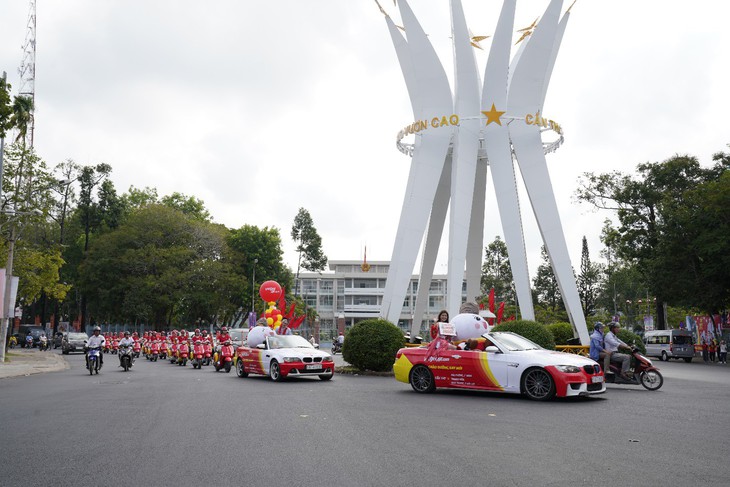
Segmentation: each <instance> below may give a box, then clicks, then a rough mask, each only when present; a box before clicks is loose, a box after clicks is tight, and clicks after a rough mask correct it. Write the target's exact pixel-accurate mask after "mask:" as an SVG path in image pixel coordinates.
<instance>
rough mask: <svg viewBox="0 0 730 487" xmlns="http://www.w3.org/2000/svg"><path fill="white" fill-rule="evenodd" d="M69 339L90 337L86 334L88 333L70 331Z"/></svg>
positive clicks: (86, 338)
mask: <svg viewBox="0 0 730 487" xmlns="http://www.w3.org/2000/svg"><path fill="white" fill-rule="evenodd" d="M67 339H68V340H88V339H89V337H88V336H87V335H86V333H69V334H68V337H67Z"/></svg>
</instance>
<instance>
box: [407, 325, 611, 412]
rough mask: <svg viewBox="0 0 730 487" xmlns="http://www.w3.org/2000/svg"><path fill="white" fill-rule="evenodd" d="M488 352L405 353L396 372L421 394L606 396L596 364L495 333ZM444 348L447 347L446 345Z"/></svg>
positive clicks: (489, 335) (418, 350) (487, 336)
mask: <svg viewBox="0 0 730 487" xmlns="http://www.w3.org/2000/svg"><path fill="white" fill-rule="evenodd" d="M482 338H484V339H486V340H487V341H486V344H485V350H484V351H482V350H459V349H456V350H449V349H444V348H446V347H443V348H442V349H435V348H434V347H435V345H436V344H437V343H438V342H432V345H431V346H429V347H418V348H408V347H406V348H401V349H400V350H398V353H397V354H396V360H395V364H394V365H393V372H394V374H395V378H396V380H398V381H400V382H405V383H410V384H411V387H412V388H413V390H414V391H416V392H422V393H425V392H433V391H434V390H436V388H439V387H444V388H454V389H476V390H485V391H495V392H505V393H510V394H524V395H525V396H527V397H528V398H529V399H534V400H538V401H541V400H547V399H552V398H553V397H555V396H557V397H566V396H588V395H592V394H601V393H603V392H605V391H606V385H605V383H604V376H603V371H602V370H601V368H600V366H599V365H598V364H597V363H596V362H594V361H593V360H591V359H589V358H587V357H583V356H580V355H575V354H571V353H563V352H556V351H553V350H545V349H544V348H542V347H540V346H539V345H537V344H536V343H533V342H531V341H530V340H528V339H526V338H524V337H522V336H520V335H517V334H515V333H511V332H490V333H485V334H484V335H482ZM442 343H443V342H442Z"/></svg>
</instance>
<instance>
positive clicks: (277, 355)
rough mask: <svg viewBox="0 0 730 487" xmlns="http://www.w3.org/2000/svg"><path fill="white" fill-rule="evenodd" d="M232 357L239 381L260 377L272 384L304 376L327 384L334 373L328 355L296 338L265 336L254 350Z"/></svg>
mask: <svg viewBox="0 0 730 487" xmlns="http://www.w3.org/2000/svg"><path fill="white" fill-rule="evenodd" d="M236 357H237V359H236V373H237V374H238V376H239V377H248V374H261V375H268V376H269V377H270V378H271V380H274V381H281V380H283V379H285V378H286V377H307V376H317V377H319V378H320V379H322V380H330V379H331V378H332V376H333V375H334V372H335V363H334V361H333V360H332V355H330V354H329V353H327V352H322V351H320V350H317V349H316V348H315V347H314V346H313V345H312V344H311V343H309V342H308V341H307V340H305V339H304V338H303V337H301V336H298V335H274V336H267V337H266V338H265V339H264V343H261V344H259V345H257V346H256V348H249V347H245V346H241V347H238V349H237V350H236Z"/></svg>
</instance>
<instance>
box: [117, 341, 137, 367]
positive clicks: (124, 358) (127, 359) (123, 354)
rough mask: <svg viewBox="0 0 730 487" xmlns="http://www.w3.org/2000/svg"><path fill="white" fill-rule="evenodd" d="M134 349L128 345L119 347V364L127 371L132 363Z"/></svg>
mask: <svg viewBox="0 0 730 487" xmlns="http://www.w3.org/2000/svg"><path fill="white" fill-rule="evenodd" d="M133 350H134V349H133V348H131V347H130V346H129V345H124V346H122V347H119V366H120V367H121V368H123V369H124V371H125V372H127V371H129V369H131V368H132V365H134V360H133V358H134V351H133Z"/></svg>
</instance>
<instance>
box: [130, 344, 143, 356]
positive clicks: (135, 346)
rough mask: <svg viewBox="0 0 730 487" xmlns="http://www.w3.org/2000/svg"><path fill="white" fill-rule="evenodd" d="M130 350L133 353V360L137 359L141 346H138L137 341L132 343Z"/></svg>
mask: <svg viewBox="0 0 730 487" xmlns="http://www.w3.org/2000/svg"><path fill="white" fill-rule="evenodd" d="M132 350H133V352H134V358H139V353H140V351H141V350H142V345H140V344H139V341H135V342H134V345H133V346H132Z"/></svg>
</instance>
